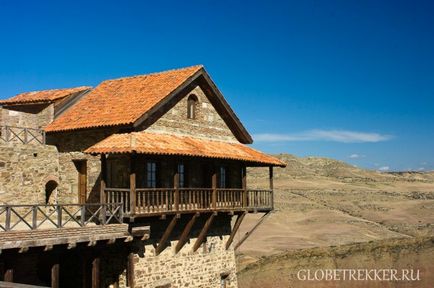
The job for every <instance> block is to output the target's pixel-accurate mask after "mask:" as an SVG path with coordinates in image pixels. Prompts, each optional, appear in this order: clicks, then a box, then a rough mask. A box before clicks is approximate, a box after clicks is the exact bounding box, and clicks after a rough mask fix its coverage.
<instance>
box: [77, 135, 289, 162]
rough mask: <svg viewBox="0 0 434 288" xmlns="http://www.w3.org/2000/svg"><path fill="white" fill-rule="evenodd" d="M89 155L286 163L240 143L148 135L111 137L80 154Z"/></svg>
mask: <svg viewBox="0 0 434 288" xmlns="http://www.w3.org/2000/svg"><path fill="white" fill-rule="evenodd" d="M84 152H85V153H89V154H112V153H138V154H152V155H179V156H189V157H203V158H217V159H229V160H238V161H245V162H248V163H251V164H253V165H259V166H280V167H285V166H286V164H285V163H284V162H282V161H280V160H279V159H277V158H275V157H273V156H270V155H267V154H264V153H262V152H260V151H257V150H255V149H253V148H250V147H248V146H247V145H244V144H241V143H229V142H223V141H217V140H208V139H201V138H196V137H189V136H179V135H169V134H160V133H151V132H144V131H141V132H132V133H122V134H112V135H111V136H109V137H107V138H106V139H104V140H102V141H100V142H98V143H97V144H95V145H93V146H91V147H89V148H88V149H86V150H85V151H84Z"/></svg>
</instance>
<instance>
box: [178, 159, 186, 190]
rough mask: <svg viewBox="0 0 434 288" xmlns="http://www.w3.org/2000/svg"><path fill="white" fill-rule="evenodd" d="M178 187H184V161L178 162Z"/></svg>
mask: <svg viewBox="0 0 434 288" xmlns="http://www.w3.org/2000/svg"><path fill="white" fill-rule="evenodd" d="M178 175H179V183H178V184H179V188H184V187H185V166H184V163H179V164H178Z"/></svg>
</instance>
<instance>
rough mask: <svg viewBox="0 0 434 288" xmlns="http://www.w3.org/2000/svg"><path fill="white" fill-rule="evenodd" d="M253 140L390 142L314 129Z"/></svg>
mask: <svg viewBox="0 0 434 288" xmlns="http://www.w3.org/2000/svg"><path fill="white" fill-rule="evenodd" d="M253 138H254V139H255V141H258V142H293V141H333V142H341V143H364V142H370V143H375V142H381V141H387V140H390V139H391V138H392V136H391V135H386V134H379V133H371V132H359V131H348V130H320V129H314V130H307V131H303V132H300V133H289V134H267V133H264V134H256V135H254V136H253Z"/></svg>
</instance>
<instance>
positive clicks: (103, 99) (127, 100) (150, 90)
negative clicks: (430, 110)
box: [45, 66, 202, 132]
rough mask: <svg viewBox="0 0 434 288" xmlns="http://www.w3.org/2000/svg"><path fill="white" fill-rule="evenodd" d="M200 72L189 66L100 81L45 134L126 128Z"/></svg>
mask: <svg viewBox="0 0 434 288" xmlns="http://www.w3.org/2000/svg"><path fill="white" fill-rule="evenodd" d="M200 69H202V66H193V67H187V68H183V69H177V70H169V71H165V72H160V73H153V74H148V75H141V76H134V77H126V78H120V79H114V80H107V81H104V82H102V83H101V84H99V85H98V86H97V87H96V88H95V89H94V90H92V91H91V92H90V93H89V94H87V95H86V96H85V97H83V98H82V99H81V100H80V101H79V102H78V103H77V104H75V105H74V106H73V107H71V108H70V109H69V110H68V111H66V112H65V113H64V114H63V115H61V116H60V117H59V118H57V119H56V120H55V121H54V122H52V123H51V124H49V125H48V126H47V127H46V128H45V131H47V132H56V131H67V130H74V129H83V128H94V127H102V126H116V125H130V124H132V123H134V122H135V121H136V120H138V119H139V118H140V117H141V116H142V115H143V114H145V113H146V112H147V111H149V110H150V109H151V108H153V107H154V106H155V105H156V104H158V103H159V102H160V101H162V100H163V99H164V98H165V97H167V96H168V95H169V94H170V93H171V92H172V91H174V90H175V89H176V88H178V87H179V86H180V85H181V84H182V83H184V82H185V81H186V80H187V79H189V78H190V77H191V76H193V75H194V74H195V73H196V72H197V71H199V70H200Z"/></svg>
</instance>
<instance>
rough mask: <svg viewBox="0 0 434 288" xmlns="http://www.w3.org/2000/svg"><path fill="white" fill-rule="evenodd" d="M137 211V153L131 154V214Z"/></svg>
mask: <svg viewBox="0 0 434 288" xmlns="http://www.w3.org/2000/svg"><path fill="white" fill-rule="evenodd" d="M135 213H136V154H135V153H133V154H131V156H130V214H131V215H133V216H134V214H135Z"/></svg>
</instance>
